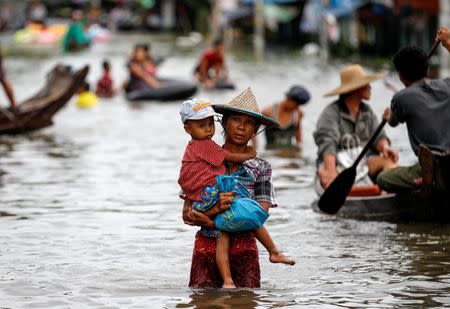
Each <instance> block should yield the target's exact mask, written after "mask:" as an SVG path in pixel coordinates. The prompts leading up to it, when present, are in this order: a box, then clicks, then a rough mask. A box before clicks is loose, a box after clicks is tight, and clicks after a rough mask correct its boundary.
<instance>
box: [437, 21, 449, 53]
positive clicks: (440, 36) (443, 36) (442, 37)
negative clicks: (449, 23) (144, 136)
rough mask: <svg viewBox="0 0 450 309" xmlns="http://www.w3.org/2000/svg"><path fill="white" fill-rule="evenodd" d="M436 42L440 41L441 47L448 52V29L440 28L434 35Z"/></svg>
mask: <svg viewBox="0 0 450 309" xmlns="http://www.w3.org/2000/svg"><path fill="white" fill-rule="evenodd" d="M436 40H439V41H441V43H442V45H443V46H444V47H445V48H446V49H447V50H448V51H449V52H450V29H448V28H447V27H445V26H441V27H440V28H439V30H438V32H437V34H436Z"/></svg>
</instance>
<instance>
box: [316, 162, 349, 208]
mask: <svg viewBox="0 0 450 309" xmlns="http://www.w3.org/2000/svg"><path fill="white" fill-rule="evenodd" d="M355 178H356V168H353V167H350V168H348V169H346V170H344V171H343V172H342V173H340V174H339V175H338V176H337V177H336V179H335V180H334V181H333V182H332V183H331V185H330V186H329V187H328V188H327V189H326V190H325V192H324V193H323V194H322V196H321V197H320V199H319V203H318V204H319V208H320V210H321V211H323V212H325V213H327V214H330V215H333V214H335V213H337V212H338V211H339V209H340V208H341V206H342V205H343V204H344V202H345V199H346V198H347V195H348V193H349V192H350V190H351V189H352V186H353V183H354V182H355Z"/></svg>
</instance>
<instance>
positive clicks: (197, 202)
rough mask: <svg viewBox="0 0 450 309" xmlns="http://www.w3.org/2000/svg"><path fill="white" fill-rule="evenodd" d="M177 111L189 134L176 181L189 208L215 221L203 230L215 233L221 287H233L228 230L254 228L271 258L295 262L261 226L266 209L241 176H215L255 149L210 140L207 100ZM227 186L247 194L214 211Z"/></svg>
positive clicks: (191, 102)
mask: <svg viewBox="0 0 450 309" xmlns="http://www.w3.org/2000/svg"><path fill="white" fill-rule="evenodd" d="M246 95H247V96H248V97H251V95H252V94H251V90H250V89H247V90H246ZM180 114H181V120H182V122H183V125H184V129H185V131H186V132H187V133H188V134H189V135H190V136H191V138H192V139H191V141H190V142H189V143H188V146H187V147H186V151H185V154H184V156H183V161H182V166H181V170H180V177H179V180H178V183H179V184H180V187H181V189H182V190H183V192H184V194H185V196H186V198H188V199H189V200H191V201H193V209H194V210H196V211H198V212H200V213H202V214H203V215H204V216H206V218H205V219H206V220H208V219H209V220H210V224H211V226H215V228H214V229H203V230H202V232H203V234H204V235H205V236H207V237H214V238H216V245H217V246H216V252H217V254H216V264H217V266H218V268H219V272H220V274H221V277H222V281H223V285H222V288H236V286H235V285H234V283H233V278H232V277H231V273H230V264H229V260H228V255H229V251H228V248H229V246H230V234H229V232H239V231H243V230H255V234H256V238H257V239H258V240H259V241H260V242H261V244H263V245H264V246H265V247H266V248H267V250H268V251H269V256H270V261H271V262H273V263H285V264H291V265H293V264H294V263H295V262H294V261H293V260H291V259H288V258H286V257H285V256H284V255H283V254H282V253H281V252H280V251H278V249H277V248H276V246H275V245H274V243H273V241H272V238H271V237H270V235H269V233H268V232H267V230H266V229H265V228H264V227H263V223H264V221H265V220H266V219H267V217H268V214H267V212H266V211H265V210H263V209H262V208H261V207H260V206H259V204H258V203H257V202H255V201H253V200H251V199H250V198H249V195H250V193H249V191H248V190H247V189H246V188H245V187H243V184H242V183H241V181H240V179H241V177H232V178H231V177H223V176H222V177H223V178H219V177H217V176H220V175H223V174H224V173H225V162H235V163H238V164H242V163H243V162H244V161H247V160H251V159H253V158H255V157H256V152H255V151H254V149H253V148H250V147H248V148H247V150H246V152H244V153H232V152H229V151H227V150H225V149H223V148H222V147H221V146H219V145H217V144H216V143H215V142H214V141H213V140H212V137H213V136H214V133H215V126H214V116H218V114H216V113H215V112H214V110H213V108H212V107H211V103H210V102H209V101H208V100H204V99H198V98H194V99H191V100H187V101H185V102H183V105H182V108H181V111H180ZM268 119H270V118H269V117H268V118H267V120H268ZM273 123H274V124H275V122H273ZM216 177H217V178H216ZM242 179H246V178H245V177H242ZM227 185H228V186H229V187H231V188H235V189H236V192H237V193H239V195H240V197H245V198H247V199H241V200H239V201H240V204H239V205H236V208H235V209H234V210H231V209H230V207H231V205H226V207H223V208H220V209H219V210H217V207H216V205H217V201H218V199H219V194H220V192H221V191H222V188H223V187H225V186H227ZM241 207H248V209H249V210H248V211H247V212H246V213H239V208H241ZM228 209H230V210H228ZM250 209H252V210H250ZM222 213H223V214H222ZM199 215H200V214H199ZM216 216H221V218H216V219H219V221H215V220H213V219H214V217H216ZM218 222H219V223H218Z"/></svg>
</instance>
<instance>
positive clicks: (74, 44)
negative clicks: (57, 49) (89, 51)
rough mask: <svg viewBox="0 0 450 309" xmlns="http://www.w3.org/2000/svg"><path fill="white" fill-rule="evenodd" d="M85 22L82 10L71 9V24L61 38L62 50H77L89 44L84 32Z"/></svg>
mask: <svg viewBox="0 0 450 309" xmlns="http://www.w3.org/2000/svg"><path fill="white" fill-rule="evenodd" d="M85 24H86V21H85V20H84V16H83V12H82V11H80V10H75V11H73V12H72V24H71V25H70V27H69V30H67V33H66V35H65V36H64V39H63V49H64V51H66V52H67V51H78V50H81V49H83V48H86V47H88V46H89V43H90V41H89V39H88V38H87V37H86V35H85V33H84V28H85Z"/></svg>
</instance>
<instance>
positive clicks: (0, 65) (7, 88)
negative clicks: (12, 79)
mask: <svg viewBox="0 0 450 309" xmlns="http://www.w3.org/2000/svg"><path fill="white" fill-rule="evenodd" d="M0 82H1V83H2V86H3V90H5V93H6V96H7V97H8V100H9V106H10V108H11V110H12V111H14V110H15V109H16V100H15V98H14V91H13V88H12V87H11V84H10V83H9V81H8V80H7V79H6V76H5V72H4V71H3V55H2V53H1V48H0Z"/></svg>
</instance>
